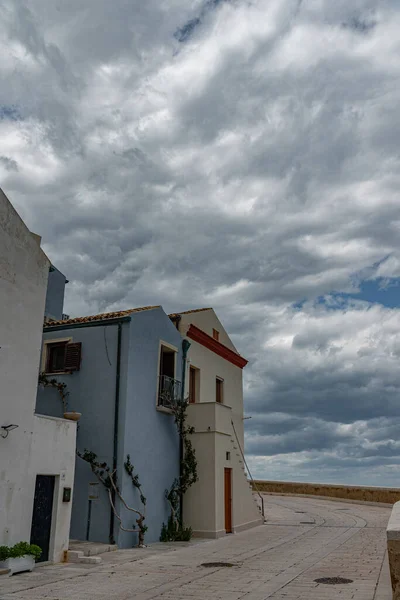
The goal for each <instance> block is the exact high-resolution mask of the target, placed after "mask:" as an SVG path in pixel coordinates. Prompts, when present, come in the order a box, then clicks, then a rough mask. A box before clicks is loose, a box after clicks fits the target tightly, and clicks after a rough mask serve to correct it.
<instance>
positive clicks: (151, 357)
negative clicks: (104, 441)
mask: <svg viewBox="0 0 400 600" xmlns="http://www.w3.org/2000/svg"><path fill="white" fill-rule="evenodd" d="M160 341H164V342H167V343H169V344H171V345H173V346H175V347H176V348H177V349H178V353H177V356H176V378H177V379H179V380H180V379H181V373H182V354H181V345H182V338H181V335H180V334H179V332H178V331H177V329H176V328H175V327H174V325H173V324H172V323H171V321H170V319H169V318H168V316H167V315H166V314H165V312H164V311H163V310H162V309H161V308H159V309H153V310H151V311H146V312H143V313H137V314H133V315H132V321H131V324H130V355H129V371H128V373H127V401H126V404H125V406H124V413H123V415H121V421H120V422H121V427H122V428H123V431H121V438H123V449H124V456H126V455H127V454H130V456H131V462H132V463H133V465H134V466H135V472H136V473H138V474H139V479H140V482H141V483H142V488H143V492H144V495H145V496H146V498H147V504H146V525H147V526H148V528H149V529H148V531H147V533H146V541H147V542H149V543H151V542H157V541H159V537H160V532H161V526H162V523H163V522H166V521H167V519H168V514H169V507H168V503H167V501H166V500H165V495H164V493H165V490H166V489H167V488H170V487H171V485H172V483H173V481H174V479H175V478H176V477H178V475H179V438H178V434H177V431H176V426H175V423H174V418H173V416H172V415H168V414H165V413H162V412H159V411H157V409H156V402H157V390H158V361H159V352H160ZM121 446H122V444H121ZM121 459H122V457H121ZM120 472H121V473H122V474H123V475H122V490H123V496H124V498H125V499H126V501H127V503H128V505H131V506H134V507H135V506H137V505H138V502H139V495H138V492H137V491H136V490H135V489H134V488H133V487H132V483H131V482H130V480H129V477H128V476H127V475H126V473H125V471H124V470H123V469H120ZM121 511H122V514H123V515H124V518H125V519H126V518H128V519H132V513H128V512H127V511H126V510H125V509H124V508H121ZM135 544H137V535H136V534H132V533H126V532H123V531H119V534H118V545H119V546H120V547H122V548H129V547H132V546H133V545H135Z"/></svg>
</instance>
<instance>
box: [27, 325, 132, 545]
mask: <svg viewBox="0 0 400 600" xmlns="http://www.w3.org/2000/svg"><path fill="white" fill-rule="evenodd" d="M124 330H125V331H124ZM117 331H118V327H117V325H108V326H99V327H88V328H86V327H85V328H75V329H74V328H71V329H66V330H61V331H54V332H46V333H45V334H44V339H57V338H65V337H72V340H73V341H74V342H82V363H81V369H80V371H78V372H76V373H73V374H72V375H61V376H59V377H57V379H59V380H60V381H64V382H65V383H66V384H67V386H68V391H69V398H68V405H69V409H70V410H76V411H77V412H80V413H82V417H81V419H80V421H79V427H78V433H77V448H78V449H79V450H80V451H83V450H84V449H85V448H87V449H88V450H91V451H93V452H95V453H96V454H97V455H98V458H99V460H100V461H105V462H107V463H108V464H109V465H110V466H111V465H112V459H113V440H114V406H115V386H116V365H117ZM122 333H123V338H124V337H125V340H126V346H127V345H128V344H127V343H128V342H129V323H125V324H124V325H123V332H122ZM124 334H125V335H124ZM124 350H125V351H124V354H125V356H124V360H127V348H125V349H124ZM110 363H111V364H110ZM36 412H38V413H40V414H46V415H52V416H62V405H61V402H60V400H59V398H58V394H57V391H56V390H54V389H53V388H46V389H44V390H43V389H39V392H38V398H37V405H36ZM90 482H97V479H96V477H95V476H94V475H93V473H92V472H91V469H90V467H89V465H88V464H87V463H86V462H84V461H83V460H82V459H80V458H78V457H77V459H76V470H75V484H74V496H73V503H72V519H71V538H72V539H86V530H87V521H88V507H89V503H88V495H89V483H90ZM99 492H100V498H99V500H94V501H93V502H92V510H91V524H90V536H89V539H90V540H93V541H97V542H105V543H108V541H109V524H110V506H109V501H108V496H107V493H106V491H105V490H104V488H103V486H99Z"/></svg>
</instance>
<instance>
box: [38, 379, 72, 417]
mask: <svg viewBox="0 0 400 600" xmlns="http://www.w3.org/2000/svg"><path fill="white" fill-rule="evenodd" d="M39 385H41V386H43V387H53V388H55V389H56V390H57V392H58V393H59V396H60V399H61V402H62V405H63V409H64V419H68V420H69V421H79V419H80V418H81V416H82V413H79V412H76V411H74V410H68V402H67V398H68V396H69V392H68V391H67V384H66V383H64V382H63V381H57V379H55V378H54V377H53V378H52V379H49V378H48V377H47V375H46V373H39Z"/></svg>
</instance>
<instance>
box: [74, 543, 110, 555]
mask: <svg viewBox="0 0 400 600" xmlns="http://www.w3.org/2000/svg"><path fill="white" fill-rule="evenodd" d="M69 549H70V550H73V551H77V552H83V555H84V556H98V555H99V554H106V552H115V551H116V550H118V546H117V545H116V544H102V543H101V542H83V541H80V540H70V541H69Z"/></svg>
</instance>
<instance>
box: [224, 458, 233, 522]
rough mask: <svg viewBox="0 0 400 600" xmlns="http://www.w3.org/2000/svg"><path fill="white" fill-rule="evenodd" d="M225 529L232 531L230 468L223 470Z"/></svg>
mask: <svg viewBox="0 0 400 600" xmlns="http://www.w3.org/2000/svg"><path fill="white" fill-rule="evenodd" d="M224 488H225V531H226V533H232V469H225V470H224Z"/></svg>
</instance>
